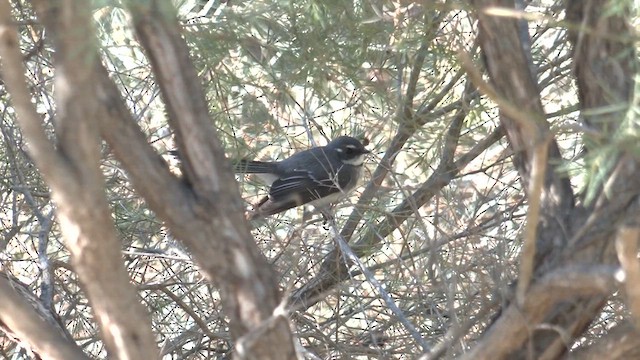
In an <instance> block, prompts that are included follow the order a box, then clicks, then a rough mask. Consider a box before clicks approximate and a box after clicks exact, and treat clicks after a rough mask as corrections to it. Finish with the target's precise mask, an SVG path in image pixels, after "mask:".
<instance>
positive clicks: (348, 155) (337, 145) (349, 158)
mask: <svg viewBox="0 0 640 360" xmlns="http://www.w3.org/2000/svg"><path fill="white" fill-rule="evenodd" d="M326 148H327V149H330V150H333V151H335V152H336V154H338V158H339V159H340V161H342V162H343V163H345V164H347V165H353V166H360V165H362V163H364V159H365V157H366V156H367V154H368V153H370V151H369V150H367V149H365V147H364V145H363V144H362V143H361V142H360V141H359V140H358V139H356V138H352V137H351V136H340V137H338V138H336V139H333V140H332V141H331V142H330V143H329V144H327V147H326Z"/></svg>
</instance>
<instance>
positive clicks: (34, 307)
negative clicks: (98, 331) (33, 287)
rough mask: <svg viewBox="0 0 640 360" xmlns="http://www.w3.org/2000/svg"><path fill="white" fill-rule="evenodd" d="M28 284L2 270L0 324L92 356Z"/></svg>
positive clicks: (42, 348)
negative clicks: (11, 277)
mask: <svg viewBox="0 0 640 360" xmlns="http://www.w3.org/2000/svg"><path fill="white" fill-rule="evenodd" d="M0 10H2V5H1V4H0ZM25 287H26V285H24V284H21V283H16V282H12V281H11V280H10V279H9V277H8V276H7V275H6V274H4V273H0V328H4V327H5V326H6V328H8V330H9V331H11V332H12V333H13V335H14V336H16V337H17V338H18V339H20V341H24V342H26V343H28V344H30V345H31V347H32V349H33V350H34V351H35V352H36V353H37V354H38V355H39V356H41V357H43V358H47V359H60V360H65V359H70V360H72V359H78V360H81V359H82V360H85V359H89V357H88V356H86V355H85V354H84V353H83V352H82V350H81V349H80V348H79V347H78V346H77V345H76V344H75V343H73V341H71V340H70V339H68V338H67V337H66V335H65V333H64V331H63V330H62V329H60V327H59V325H58V324H57V323H55V321H54V319H53V318H52V317H51V314H49V313H48V312H47V310H46V309H44V307H43V306H42V304H40V303H39V301H38V298H37V297H35V295H33V294H32V293H30V292H29V291H28V289H26V288H25ZM56 325H57V326H56Z"/></svg>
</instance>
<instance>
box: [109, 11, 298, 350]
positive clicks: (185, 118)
mask: <svg viewBox="0 0 640 360" xmlns="http://www.w3.org/2000/svg"><path fill="white" fill-rule="evenodd" d="M129 5H130V9H131V11H132V13H133V15H134V16H133V17H134V25H135V28H136V31H137V34H138V37H139V39H140V41H141V44H142V45H143V47H144V48H145V50H146V52H147V54H148V56H149V58H150V60H151V63H152V66H153V69H154V72H155V74H156V76H157V78H156V81H157V83H158V85H159V86H160V89H161V91H162V96H163V98H164V100H165V101H166V105H167V110H168V114H169V121H170V124H171V126H172V128H173V129H174V130H175V134H176V141H177V144H178V148H179V150H180V153H181V154H182V157H183V161H184V162H183V166H184V170H185V179H184V180H183V181H180V180H179V179H177V178H176V177H175V176H173V175H172V174H171V173H170V172H169V170H168V169H167V166H166V164H165V163H164V162H163V161H162V159H161V158H160V156H159V155H158V154H156V153H155V152H154V151H153V149H152V148H151V146H149V144H147V142H146V139H145V136H144V134H143V133H142V132H141V130H140V129H139V127H138V126H137V125H136V123H135V121H134V119H132V117H131V115H130V113H129V111H128V109H127V108H126V105H125V104H124V102H123V101H122V99H121V97H120V94H119V92H118V91H117V88H116V87H115V85H114V84H113V83H112V82H111V81H110V80H109V79H108V76H107V74H106V71H105V70H104V69H101V70H100V71H99V72H100V79H99V83H100V92H99V95H100V101H101V106H102V107H103V109H104V110H105V111H104V112H102V113H101V115H103V116H102V117H101V118H100V121H99V123H100V124H101V133H102V136H103V137H104V139H105V140H106V141H107V142H108V143H109V145H110V146H111V148H112V149H113V152H114V154H115V155H116V157H117V158H118V160H120V161H121V162H122V164H123V167H124V168H125V169H126V170H127V172H128V173H129V175H130V177H131V179H132V182H133V184H134V186H135V188H136V190H137V191H138V192H140V194H142V196H143V197H144V198H145V200H146V201H147V202H148V204H149V207H150V208H151V209H152V210H153V211H154V212H156V214H157V215H158V217H159V218H160V219H162V220H163V221H164V222H165V223H166V225H167V227H168V228H169V229H170V230H171V232H172V234H173V235H174V236H175V237H176V238H177V239H179V240H181V241H182V242H183V243H184V244H185V245H186V247H187V248H188V249H189V251H190V252H191V253H192V254H193V256H194V259H195V261H196V263H197V264H198V265H199V267H200V270H201V271H202V273H203V274H204V276H205V277H206V278H207V279H208V280H209V281H212V282H214V283H216V284H218V285H220V287H221V294H222V301H223V306H224V310H225V313H226V314H227V315H228V316H229V318H230V330H231V334H232V336H233V338H234V339H236V340H237V339H240V338H241V337H242V336H244V335H246V334H248V333H249V332H251V331H252V330H253V329H256V328H258V327H260V326H262V325H263V324H264V322H265V321H266V322H269V321H271V319H272V318H273V311H274V310H275V309H276V307H277V306H278V304H279V302H280V296H281V295H280V294H279V292H278V287H277V281H276V278H275V275H274V273H273V270H272V269H271V267H270V265H269V264H268V263H267V261H266V259H264V257H263V256H262V254H261V253H260V251H259V249H258V248H257V246H256V244H255V242H254V240H253V238H252V237H251V234H250V233H249V229H248V227H247V224H246V221H245V219H244V210H243V206H242V203H241V201H240V195H239V192H238V188H237V185H236V182H235V179H234V177H233V174H232V172H231V170H230V166H229V164H228V162H227V161H226V159H225V157H224V152H223V149H222V147H221V144H220V142H219V140H218V137H217V135H216V134H215V131H214V130H213V127H212V126H211V119H210V118H209V114H208V112H207V104H206V101H205V98H204V94H203V91H202V89H201V86H200V80H199V78H198V77H197V75H196V71H195V69H194V67H193V64H192V63H191V61H190V60H189V56H188V49H187V46H186V44H185V42H184V40H183V39H182V37H181V35H180V29H179V27H178V24H177V21H176V18H175V14H173V13H172V10H169V9H170V8H171V6H172V5H171V4H170V2H168V1H158V2H153V1H152V2H145V3H141V2H130V3H129ZM283 329H285V331H283V332H280V333H276V332H264V333H261V334H260V336H259V337H255V336H252V337H245V339H249V338H251V341H253V345H252V346H257V348H259V347H260V346H259V344H262V346H264V347H263V348H262V350H261V351H262V352H261V356H262V357H263V358H265V359H268V358H274V359H285V358H289V357H290V356H291V354H293V350H292V349H293V343H292V340H291V332H290V331H289V330H288V327H284V328H283ZM236 346H238V347H241V346H242V345H241V344H240V343H239V342H238V343H236Z"/></svg>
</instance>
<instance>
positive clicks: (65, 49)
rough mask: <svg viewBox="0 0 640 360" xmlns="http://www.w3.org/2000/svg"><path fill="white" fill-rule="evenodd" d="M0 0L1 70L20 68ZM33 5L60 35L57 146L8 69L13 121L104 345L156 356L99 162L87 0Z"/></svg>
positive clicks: (125, 354) (118, 352) (123, 354)
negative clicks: (52, 207) (52, 206)
mask: <svg viewBox="0 0 640 360" xmlns="http://www.w3.org/2000/svg"><path fill="white" fill-rule="evenodd" d="M0 5H1V6H2V9H1V10H0V13H2V16H3V18H2V28H3V31H2V33H3V34H4V35H5V36H3V41H2V43H1V44H0V47H1V48H2V57H3V60H4V67H3V71H4V73H5V74H9V73H20V74H22V73H23V71H24V70H23V68H22V64H21V62H20V61H18V59H19V58H20V54H19V49H18V47H17V44H18V40H17V37H16V33H15V30H13V29H12V28H11V27H12V24H11V23H10V19H9V18H8V16H9V14H10V13H11V11H10V7H9V4H8V3H7V2H6V1H2V2H0ZM34 6H35V7H36V9H37V11H38V14H39V16H40V17H41V19H43V20H44V23H45V24H46V26H48V27H49V28H51V29H52V30H53V32H54V33H57V34H59V35H60V36H59V37H57V38H55V46H56V47H57V48H58V50H59V51H57V52H56V70H57V71H56V95H57V97H56V103H57V111H58V115H57V124H56V125H57V126H56V135H57V137H58V141H59V148H58V149H53V146H52V145H51V144H50V143H49V141H48V139H47V138H46V136H44V131H43V129H42V127H41V123H40V121H39V118H38V117H36V115H35V114H36V111H35V109H33V108H32V109H29V108H28V106H27V99H26V98H25V97H27V98H28V91H27V88H26V83H25V82H24V81H23V80H24V79H20V78H16V77H13V76H12V77H11V78H5V79H6V80H8V81H7V86H8V87H9V89H10V91H11V92H13V91H15V94H16V96H15V98H16V99H17V100H18V102H17V103H19V104H21V105H20V106H19V107H18V108H17V111H18V121H19V123H20V124H21V126H22V127H23V130H24V132H25V135H26V136H27V138H28V139H29V140H30V143H31V145H32V148H34V151H33V158H34V161H35V163H36V165H37V166H38V168H39V169H40V170H41V172H42V174H43V176H44V178H45V180H46V181H47V183H48V184H49V186H50V187H51V190H52V197H53V200H54V201H55V202H56V204H57V206H58V218H59V221H60V226H61V229H62V232H63V233H64V235H65V239H66V245H67V246H68V248H69V250H70V252H71V255H72V262H73V265H74V268H75V269H76V271H77V273H78V275H79V277H80V279H81V281H82V283H83V285H84V289H85V290H86V292H87V296H88V298H89V300H90V302H91V305H92V306H93V310H94V311H95V314H96V317H97V319H98V323H99V325H100V327H101V329H102V334H103V337H104V340H105V344H106V347H107V349H108V350H109V351H110V352H111V353H112V354H114V356H118V357H120V358H146V359H153V358H156V357H157V349H156V346H155V340H154V338H153V336H152V334H151V324H150V319H149V317H148V315H147V314H146V312H145V311H144V308H143V307H142V305H141V304H140V302H139V300H138V296H137V293H136V292H135V289H134V288H133V287H132V286H131V285H130V284H129V277H128V274H127V273H126V271H125V269H124V264H123V260H122V257H121V254H120V243H119V241H118V239H117V237H116V234H115V229H114V227H113V224H112V220H111V217H110V214H109V210H108V205H107V201H106V198H105V196H104V181H103V179H102V173H101V171H100V169H99V167H98V161H99V159H100V151H99V149H100V148H99V138H98V128H97V125H96V123H95V119H96V110H97V107H96V99H95V98H96V97H95V90H94V81H93V76H92V74H93V67H94V64H95V61H96V60H97V52H96V49H95V47H94V43H93V42H94V40H95V39H94V38H93V37H92V34H93V31H92V28H91V23H90V19H91V16H90V11H89V8H88V6H89V4H88V3H82V2H70V3H65V6H66V7H64V8H63V9H61V8H58V7H56V6H57V5H55V4H51V3H49V2H45V1H34ZM9 82H11V84H9ZM45 152H48V153H47V154H45Z"/></svg>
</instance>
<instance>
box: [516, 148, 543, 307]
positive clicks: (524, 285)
mask: <svg viewBox="0 0 640 360" xmlns="http://www.w3.org/2000/svg"><path fill="white" fill-rule="evenodd" d="M550 140H551V138H547V141H540V142H538V144H536V147H535V149H534V151H533V159H532V167H531V177H530V179H529V186H528V188H529V194H528V198H529V210H528V211H527V222H526V225H525V229H524V244H523V246H522V254H521V256H520V276H519V278H518V286H517V288H516V301H517V302H518V304H519V305H520V306H522V304H523V303H524V298H525V294H526V292H527V289H528V287H529V284H530V283H531V277H532V276H533V268H534V262H535V255H536V235H537V229H538V222H539V220H540V204H541V197H542V187H543V186H544V178H545V173H546V169H547V158H548V149H549V141H550Z"/></svg>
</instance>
